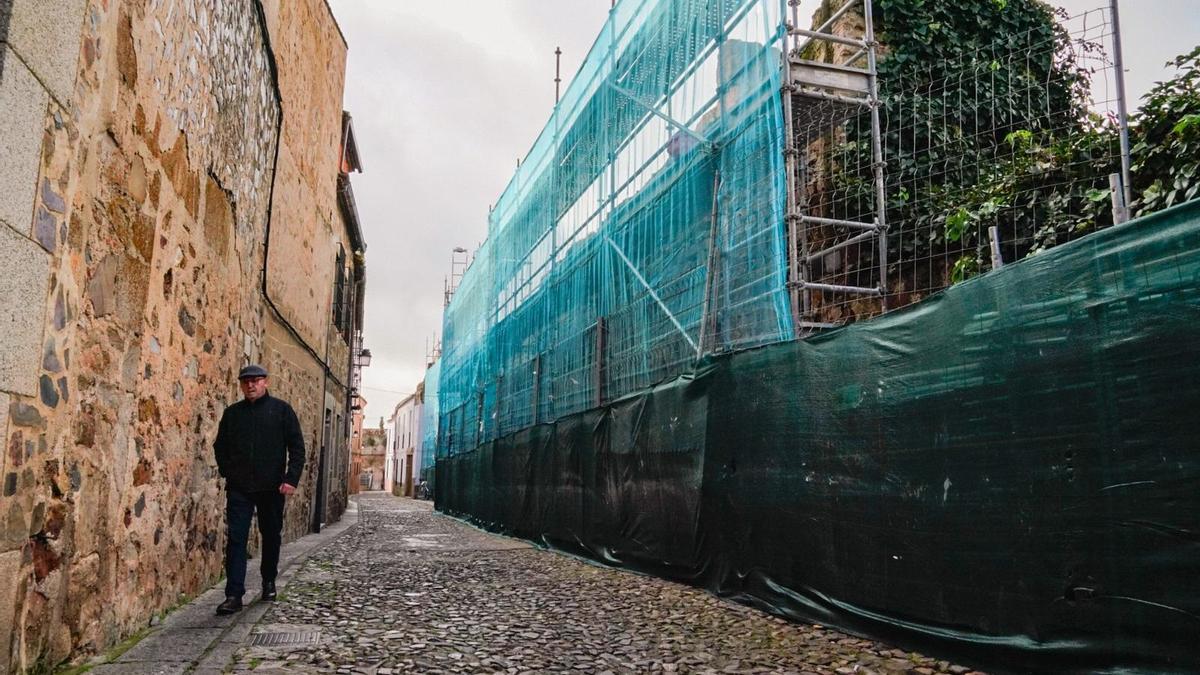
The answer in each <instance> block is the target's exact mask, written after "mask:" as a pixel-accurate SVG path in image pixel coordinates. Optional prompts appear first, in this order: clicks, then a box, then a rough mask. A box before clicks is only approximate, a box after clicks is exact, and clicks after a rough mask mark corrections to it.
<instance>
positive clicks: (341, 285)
mask: <svg viewBox="0 0 1200 675" xmlns="http://www.w3.org/2000/svg"><path fill="white" fill-rule="evenodd" d="M348 285H349V284H347V283H346V249H344V248H342V245H341V244H338V250H337V258H336V260H335V261H334V271H333V316H332V320H333V325H334V326H337V329H338V330H340V331H342V333H343V334H344V333H346V332H347V331H348V330H349V328H350V326H349V323H350V322H349V321H347V318H348V317H349V313H350V312H349V307H347V305H348V304H349V303H348V302H347V298H348V297H349V289H348V288H347V286H348Z"/></svg>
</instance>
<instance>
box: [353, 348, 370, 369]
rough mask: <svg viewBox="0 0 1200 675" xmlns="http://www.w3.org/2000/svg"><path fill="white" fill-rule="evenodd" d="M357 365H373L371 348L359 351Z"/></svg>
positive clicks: (364, 366)
mask: <svg viewBox="0 0 1200 675" xmlns="http://www.w3.org/2000/svg"><path fill="white" fill-rule="evenodd" d="M355 365H358V366H361V367H363V368H366V367H368V366H370V365H371V350H370V349H364V350H362V351H360V352H359V353H358V358H357V359H356V360H355Z"/></svg>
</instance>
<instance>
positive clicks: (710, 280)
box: [696, 168, 721, 358]
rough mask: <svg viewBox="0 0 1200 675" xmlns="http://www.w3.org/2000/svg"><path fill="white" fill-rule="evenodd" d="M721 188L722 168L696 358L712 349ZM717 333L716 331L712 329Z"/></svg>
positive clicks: (710, 230)
mask: <svg viewBox="0 0 1200 675" xmlns="http://www.w3.org/2000/svg"><path fill="white" fill-rule="evenodd" d="M720 188H721V169H719V168H718V169H717V170H716V171H714V172H713V188H712V189H713V198H712V222H711V223H710V225H709V228H708V265H707V267H708V273H707V275H706V278H705V280H704V307H703V309H702V310H701V311H700V345H699V346H698V347H696V358H700V357H701V356H703V355H704V352H705V350H706V349H708V350H711V349H712V336H711V335H710V332H709V330H708V324H709V322H710V321H711V320H712V296H713V285H714V283H715V281H716V274H717V264H718V260H719V256H718V254H717V234H718V229H719V228H718V222H719V221H718V218H717V215H718V207H719V203H718V201H717V197H718V195H719V194H720ZM712 332H713V333H715V332H716V331H712Z"/></svg>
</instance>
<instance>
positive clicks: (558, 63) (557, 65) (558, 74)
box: [554, 47, 562, 106]
mask: <svg viewBox="0 0 1200 675" xmlns="http://www.w3.org/2000/svg"><path fill="white" fill-rule="evenodd" d="M559 82H562V48H561V47H555V48H554V105H556V106H557V105H558V83H559Z"/></svg>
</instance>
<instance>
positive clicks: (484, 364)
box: [426, 0, 792, 453]
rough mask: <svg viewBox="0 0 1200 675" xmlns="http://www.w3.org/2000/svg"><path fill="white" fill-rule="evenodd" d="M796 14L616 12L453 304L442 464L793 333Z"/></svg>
mask: <svg viewBox="0 0 1200 675" xmlns="http://www.w3.org/2000/svg"><path fill="white" fill-rule="evenodd" d="M782 17H783V3H782V1H781V0H624V1H623V2H621V3H619V4H618V5H617V7H616V8H615V9H614V10H613V11H612V12H611V13H610V15H609V19H608V21H607V23H606V24H605V26H604V28H603V30H602V31H601V33H600V36H599V37H598V38H597V40H596V42H595V44H594V45H593V46H592V49H591V51H590V52H589V54H588V57H587V59H586V60H585V61H584V64H583V66H582V67H581V68H580V70H579V72H578V74H577V75H576V76H575V78H574V80H573V81H572V83H571V85H570V86H569V87H568V88H567V90H566V92H565V94H564V95H563V97H562V99H561V101H560V103H559V104H558V105H557V106H556V107H555V109H554V111H553V113H552V115H551V117H550V120H549V122H548V123H547V125H546V127H545V128H544V129H543V131H542V132H541V134H540V135H539V136H538V138H537V140H536V141H535V143H534V145H533V147H532V149H531V150H530V151H529V154H528V156H527V157H526V159H525V161H524V162H522V164H521V166H520V167H519V169H518V170H517V172H516V175H515V176H514V177H513V179H512V181H511V182H510V183H509V185H508V187H507V189H506V190H505V191H504V193H503V195H502V196H501V197H500V200H499V202H498V203H497V205H496V207H495V209H494V210H493V211H492V213H491V215H490V217H489V223H488V238H487V240H486V241H485V242H484V243H483V245H482V246H481V247H480V248H479V250H478V251H477V252H476V254H475V257H474V260H473V262H472V263H471V265H470V267H469V268H468V270H467V272H466V274H465V276H464V277H463V279H462V283H461V284H460V286H459V287H458V289H457V291H456V292H455V294H454V297H453V299H452V301H451V303H450V305H449V307H448V308H447V309H446V313H445V319H444V326H443V331H444V333H443V347H444V350H443V357H442V361H441V379H440V382H439V383H438V385H439V386H438V387H437V389H438V391H437V396H438V398H439V403H440V406H438V411H439V412H438V413H437V414H438V415H440V439H439V447H438V451H439V453H456V452H460V451H463V450H466V449H470V448H473V447H474V446H475V445H477V444H478V443H480V442H484V441H487V440H491V439H494V438H496V437H498V436H500V435H502V434H507V433H511V432H513V431H516V430H518V429H521V428H524V427H527V426H530V425H532V424H536V423H538V422H545V421H549V420H552V419H556V418H558V417H560V416H562V415H565V414H568V413H572V412H577V411H580V410H584V409H587V408H591V407H594V406H596V405H599V404H600V403H601V402H603V401H606V400H611V399H613V398H617V397H620V396H622V395H624V394H627V393H629V392H631V391H634V390H637V389H639V388H642V387H645V386H647V385H650V384H653V383H655V382H658V381H661V380H663V379H665V378H668V377H670V376H673V375H675V374H678V373H679V372H681V371H682V370H684V369H685V368H687V367H688V366H690V365H691V364H692V363H693V362H694V361H695V360H696V359H697V358H698V357H699V356H701V355H702V354H707V353H713V352H720V351H728V350H733V349H741V348H746V347H751V346H756V345H761V344H765V343H770V342H776V341H779V340H785V339H789V338H791V337H792V328H791V325H790V319H789V309H788V302H787V294H786V290H785V282H786V250H785V225H784V197H785V187H786V186H785V182H784V181H785V173H784V156H783V118H782V106H781V103H780V99H779V96H780V73H781V43H782V38H783V32H784V26H783V23H782ZM714 216H715V222H714ZM426 391H427V392H428V391H429V389H428V388H427V390H426ZM427 395H428V394H427ZM427 407H428V403H427ZM427 409H428V408H427ZM427 428H428V427H427Z"/></svg>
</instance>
